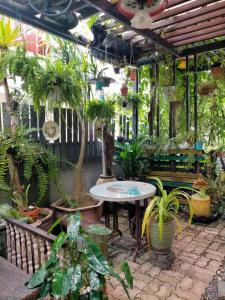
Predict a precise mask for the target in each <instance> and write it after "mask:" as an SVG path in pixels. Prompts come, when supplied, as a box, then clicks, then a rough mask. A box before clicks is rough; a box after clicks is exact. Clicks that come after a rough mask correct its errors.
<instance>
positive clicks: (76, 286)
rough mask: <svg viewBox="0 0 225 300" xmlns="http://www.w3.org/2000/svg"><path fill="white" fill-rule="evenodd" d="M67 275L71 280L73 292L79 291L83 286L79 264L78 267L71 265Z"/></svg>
mask: <svg viewBox="0 0 225 300" xmlns="http://www.w3.org/2000/svg"><path fill="white" fill-rule="evenodd" d="M67 277H68V280H69V282H70V289H71V291H72V292H74V293H76V292H79V290H80V288H81V283H82V278H81V267H80V265H77V266H76V268H74V267H70V268H68V269H67Z"/></svg>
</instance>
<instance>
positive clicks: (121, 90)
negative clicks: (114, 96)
mask: <svg viewBox="0 0 225 300" xmlns="http://www.w3.org/2000/svg"><path fill="white" fill-rule="evenodd" d="M120 92H121V95H122V96H125V97H126V96H127V95H128V87H127V85H126V84H123V85H122V87H121V89H120Z"/></svg>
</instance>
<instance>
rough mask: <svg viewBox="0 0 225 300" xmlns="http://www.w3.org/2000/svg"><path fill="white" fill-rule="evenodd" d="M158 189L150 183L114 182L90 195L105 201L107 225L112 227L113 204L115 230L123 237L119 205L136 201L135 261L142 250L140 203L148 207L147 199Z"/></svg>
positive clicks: (100, 185) (102, 186)
mask: <svg viewBox="0 0 225 300" xmlns="http://www.w3.org/2000/svg"><path fill="white" fill-rule="evenodd" d="M155 193H156V187H155V186H154V185H152V184H150V183H146V182H140V181H116V182H115V181H114V182H107V183H102V184H98V185H95V186H93V187H92V188H91V189H90V194H91V195H92V197H93V198H94V199H95V200H97V201H101V200H104V201H105V225H106V227H110V223H109V202H112V203H113V229H114V231H116V232H119V234H120V235H122V233H121V231H120V230H119V228H118V214H117V212H118V207H117V205H118V203H125V202H130V201H134V203H135V221H136V232H137V247H136V251H135V254H134V261H135V259H136V257H137V254H138V251H139V249H140V248H141V211H140V201H141V200H144V206H145V207H146V206H147V199H149V198H151V197H152V196H154V195H155Z"/></svg>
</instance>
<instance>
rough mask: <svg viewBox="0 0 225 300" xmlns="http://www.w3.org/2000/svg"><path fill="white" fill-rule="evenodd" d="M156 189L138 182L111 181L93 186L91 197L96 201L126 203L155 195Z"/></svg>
mask: <svg viewBox="0 0 225 300" xmlns="http://www.w3.org/2000/svg"><path fill="white" fill-rule="evenodd" d="M155 192H156V187H155V186H154V185H152V184H150V183H146V182H140V181H113V182H107V183H102V184H98V185H95V186H93V187H92V188H91V189H90V194H91V195H92V197H93V198H94V199H96V200H98V201H100V200H104V201H109V202H128V201H132V200H143V199H147V198H150V197H152V196H153V195H155Z"/></svg>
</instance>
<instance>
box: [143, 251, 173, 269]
mask: <svg viewBox="0 0 225 300" xmlns="http://www.w3.org/2000/svg"><path fill="white" fill-rule="evenodd" d="M149 258H150V261H151V263H152V264H153V265H154V266H157V267H159V268H161V269H163V270H168V269H169V268H170V267H171V265H172V263H173V261H174V258H175V254H174V252H173V251H172V250H170V251H169V252H158V251H156V250H153V249H151V250H150V253H149Z"/></svg>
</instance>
